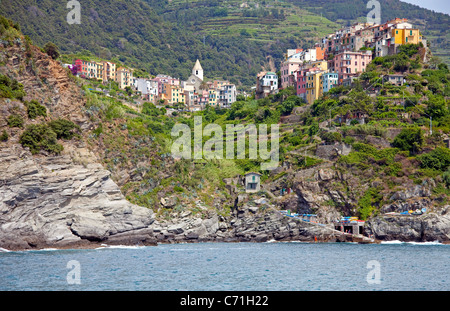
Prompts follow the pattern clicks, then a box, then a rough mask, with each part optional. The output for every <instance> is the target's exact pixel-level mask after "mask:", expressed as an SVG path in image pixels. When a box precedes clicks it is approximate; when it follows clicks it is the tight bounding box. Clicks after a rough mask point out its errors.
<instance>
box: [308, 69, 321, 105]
mask: <svg viewBox="0 0 450 311" xmlns="http://www.w3.org/2000/svg"><path fill="white" fill-rule="evenodd" d="M323 74H324V71H322V70H314V71H313V70H312V71H309V72H307V73H306V102H307V103H308V104H310V105H312V104H313V103H314V101H315V100H317V99H319V97H320V96H322V95H323V85H322V75H323Z"/></svg>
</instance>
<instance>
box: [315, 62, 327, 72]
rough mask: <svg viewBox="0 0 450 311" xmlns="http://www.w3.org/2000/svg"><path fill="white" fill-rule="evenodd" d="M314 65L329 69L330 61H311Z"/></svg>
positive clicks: (325, 69) (324, 69)
mask: <svg viewBox="0 0 450 311" xmlns="http://www.w3.org/2000/svg"><path fill="white" fill-rule="evenodd" d="M311 66H312V67H317V68H319V69H320V70H323V71H327V70H328V61H326V60H316V61H314V62H311Z"/></svg>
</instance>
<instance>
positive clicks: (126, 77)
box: [116, 67, 134, 89]
mask: <svg viewBox="0 0 450 311" xmlns="http://www.w3.org/2000/svg"><path fill="white" fill-rule="evenodd" d="M116 82H117V83H118V84H119V88H121V89H125V88H126V87H127V86H129V87H131V86H133V85H134V78H133V70H131V69H127V68H125V67H119V68H118V69H117V75H116Z"/></svg>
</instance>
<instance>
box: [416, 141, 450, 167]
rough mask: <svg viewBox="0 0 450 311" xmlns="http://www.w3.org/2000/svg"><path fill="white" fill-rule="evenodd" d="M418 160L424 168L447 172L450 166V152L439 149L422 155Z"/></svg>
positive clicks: (445, 149)
mask: <svg viewBox="0 0 450 311" xmlns="http://www.w3.org/2000/svg"><path fill="white" fill-rule="evenodd" d="M418 159H419V161H420V166H421V167H422V168H430V169H435V170H438V171H446V170H447V168H448V167H449V166H450V150H449V149H447V148H442V147H438V148H436V149H434V150H433V151H431V152H429V153H426V154H422V155H420V156H419V157H418Z"/></svg>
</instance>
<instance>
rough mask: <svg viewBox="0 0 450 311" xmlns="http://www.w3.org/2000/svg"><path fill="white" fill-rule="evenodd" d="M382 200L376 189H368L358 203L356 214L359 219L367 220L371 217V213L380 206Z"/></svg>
mask: <svg viewBox="0 0 450 311" xmlns="http://www.w3.org/2000/svg"><path fill="white" fill-rule="evenodd" d="M382 199H383V195H382V194H381V193H380V191H379V189H377V188H369V189H368V190H367V191H366V193H364V195H363V196H362V197H361V199H359V201H358V207H359V209H358V212H359V217H360V218H361V219H362V220H367V219H368V218H369V217H370V216H372V214H373V212H374V211H375V210H376V206H377V205H379V204H380V202H381V200H382Z"/></svg>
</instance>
